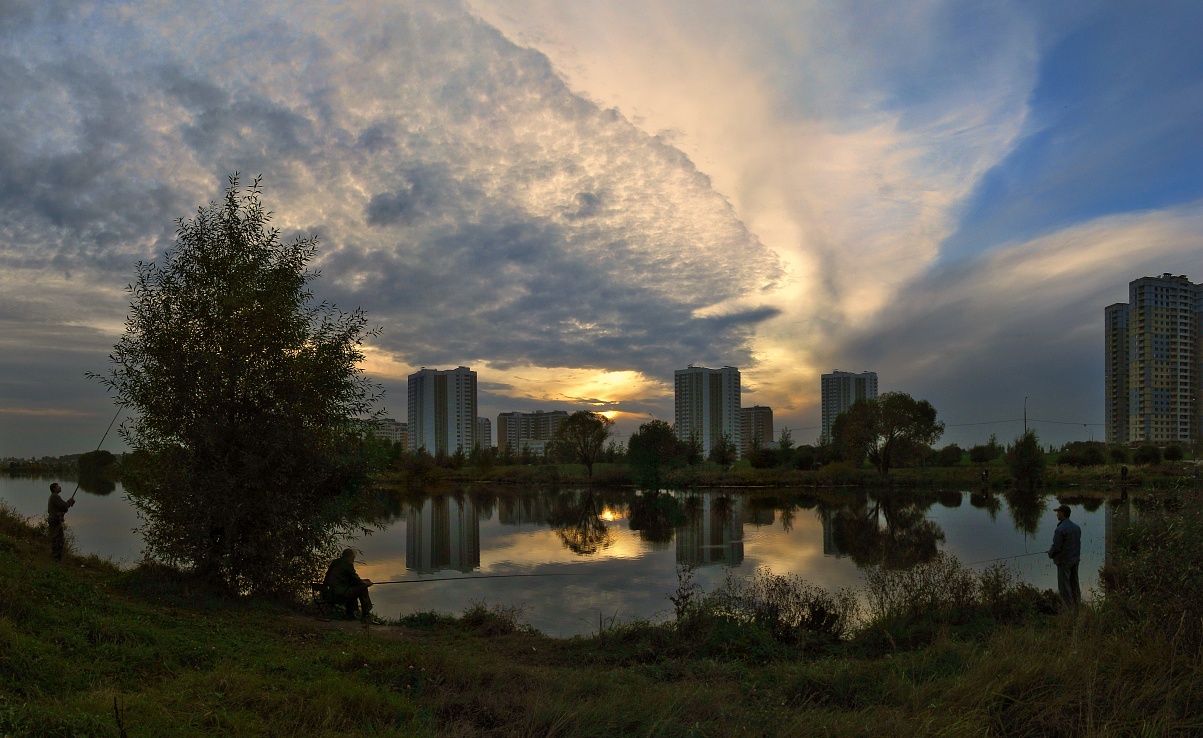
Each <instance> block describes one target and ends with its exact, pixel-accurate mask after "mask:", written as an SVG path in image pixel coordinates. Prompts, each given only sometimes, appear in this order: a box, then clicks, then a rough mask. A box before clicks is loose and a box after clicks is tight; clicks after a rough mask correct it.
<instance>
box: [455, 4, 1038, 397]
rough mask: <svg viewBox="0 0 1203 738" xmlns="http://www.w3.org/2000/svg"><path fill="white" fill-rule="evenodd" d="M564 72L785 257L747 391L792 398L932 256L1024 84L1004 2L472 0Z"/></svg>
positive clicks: (804, 392)
mask: <svg viewBox="0 0 1203 738" xmlns="http://www.w3.org/2000/svg"><path fill="white" fill-rule="evenodd" d="M472 7H473V8H474V9H475V10H476V11H477V12H480V13H481V14H482V16H483V17H485V18H486V19H488V20H489V21H490V22H492V23H495V24H496V25H498V26H499V27H501V28H502V29H503V30H505V31H506V32H507V33H508V34H509V35H510V36H511V37H513V38H515V39H517V40H518V41H519V42H522V43H528V44H531V45H532V46H534V47H535V48H539V49H540V50H542V51H544V52H545V53H547V54H548V55H549V57H550V58H551V60H552V62H553V64H555V65H556V68H557V69H558V70H560V71H562V72H563V73H564V74H565V76H566V77H567V79H568V80H569V83H570V84H571V85H572V86H573V87H574V88H575V89H578V90H581V91H583V92H584V93H585V94H586V95H588V96H589V97H591V98H593V99H596V100H598V101H599V102H600V103H601V104H603V105H613V106H616V107H617V108H618V109H620V110H621V111H623V112H624V113H626V114H628V115H629V116H631V117H632V119H633V120H635V121H636V122H637V123H638V124H639V125H640V126H642V127H643V128H644V129H645V130H648V131H649V132H660V131H663V132H665V134H664V135H665V136H666V137H668V138H669V139H670V140H672V141H673V142H674V144H676V145H677V146H679V147H680V148H682V149H683V150H684V151H685V152H686V153H688V154H689V155H690V157H691V158H692V159H693V160H694V161H696V162H698V164H699V167H700V168H701V169H702V171H703V172H705V173H706V174H707V175H708V176H710V177H711V179H712V180H713V182H714V184H715V188H716V189H717V190H718V191H719V192H721V193H723V194H724V195H726V196H727V197H729V198H730V199H731V202H732V204H733V205H734V207H735V212H736V213H737V215H738V216H739V217H740V218H741V219H742V220H743V222H744V223H746V224H747V225H748V227H749V229H750V230H751V231H752V232H753V233H754V234H756V236H757V237H759V238H760V240H761V241H763V242H764V243H765V244H766V245H768V246H769V247H771V248H773V249H774V250H775V251H777V252H778V253H779V254H781V255H782V257H783V258H784V259H785V260H786V263H787V265H788V266H789V269H790V278H789V280H787V281H786V282H783V283H782V286H781V288H780V290H779V291H778V292H777V293H776V294H775V299H776V304H778V305H780V306H782V307H783V308H784V313H783V314H782V315H781V316H780V317H779V318H777V319H775V320H773V321H770V322H768V323H766V324H764V325H762V326H760V327H759V328H758V331H757V333H758V337H757V344H756V359H757V362H758V364H757V366H755V367H751V368H750V371H748V372H746V374H747V376H748V377H749V381H751V382H752V383H754V384H756V385H757V387H758V392H760V393H763V394H758V401H768V403H769V404H772V405H774V406H775V407H778V408H779V409H784V410H786V411H787V412H797V410H798V409H799V407H800V406H802V405H805V404H808V403H809V402H812V401H813V399H814V398H813V396H814V395H815V394H817V389H818V382H817V374H818V373H820V372H821V371H829V370H830V369H832V368H834V367H833V366H831V364H832V363H834V362H838V361H841V360H843V358H844V357H843V355H842V352H841V350H840V342H841V337H842V336H843V335H846V334H847V333H848V332H849V331H853V330H858V329H864V328H866V327H868V326H871V325H872V324H873V323H874V322H875V321H876V320H877V319H879V318H880V317H881V316H882V315H883V314H884V313H887V312H888V308H889V306H890V305H891V303H892V302H893V299H894V296H895V295H896V294H897V293H898V292H899V290H902V289H904V288H905V286H906V285H907V284H908V283H910V282H911V281H912V280H915V279H917V278H919V277H921V276H922V275H923V274H924V273H925V271H926V270H927V269H928V268H930V267H931V265H932V263H933V262H934V260H935V258H936V256H937V253H938V249H939V245H940V243H941V241H942V240H943V239H944V238H945V237H946V236H947V235H948V234H949V233H950V232H951V231H952V229H953V228H954V227H955V218H956V215H957V208H958V206H959V205H960V204H961V203H962V202H963V201H964V200H965V198H966V197H967V196H968V195H969V194H970V192H971V191H972V190H973V188H974V186H975V185H976V184H977V182H978V181H979V180H980V178H981V176H982V175H983V174H984V173H985V172H986V171H987V170H988V169H989V168H990V167H991V166H993V165H994V164H995V163H997V162H998V161H999V160H1000V159H1001V158H1002V157H1003V156H1004V155H1005V154H1006V153H1007V152H1008V151H1009V150H1010V149H1011V147H1012V146H1013V145H1014V142H1015V140H1016V137H1017V136H1018V135H1019V133H1020V131H1021V129H1022V127H1023V125H1024V122H1025V117H1026V113H1027V108H1026V104H1025V101H1026V98H1027V96H1028V95H1029V94H1030V92H1031V89H1032V87H1033V85H1034V84H1035V76H1036V61H1037V59H1036V52H1035V40H1034V31H1033V29H1032V27H1031V24H1030V23H1029V22H1028V20H1027V19H1026V18H1025V17H1024V16H1023V15H1022V14H1021V13H1018V12H1014V11H1013V10H1004V11H999V12H991V11H985V10H982V9H981V8H980V7H977V8H976V9H975V10H972V13H973V14H975V17H978V18H979V20H980V25H976V26H975V25H966V24H963V23H959V22H957V21H954V20H953V18H954V16H955V14H956V13H958V12H965V11H966V9H965V8H964V7H959V6H958V4H957V3H948V2H928V3H918V4H908V5H906V6H898V5H896V4H892V3H868V4H856V5H853V4H842V5H835V6H833V5H831V4H829V3H789V4H786V3H776V2H759V3H751V4H741V5H740V6H739V7H738V9H736V8H735V7H734V6H729V5H728V4H726V3H719V2H671V1H665V2H652V3H644V2H640V3H634V2H591V3H572V4H564V3H555V2H551V1H550V0H473V2H472Z"/></svg>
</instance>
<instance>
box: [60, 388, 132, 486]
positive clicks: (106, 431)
mask: <svg viewBox="0 0 1203 738" xmlns="http://www.w3.org/2000/svg"><path fill="white" fill-rule="evenodd" d="M124 409H125V406H124V405H118V406H117V415H120V414H121V411H122V410H124ZM117 415H114V416H113V419H112V420H110V421H109V427H108V428H105V429H104V435H103V436H101V437H100V443H98V444H96V451H99V450H100V447H101V446H103V445H104V439H106V438H108V437H109V431H111V430H113V423H116V422H117ZM93 453H95V451H94V452H93ZM78 491H79V480H78V479H77V480H76V481H75V489H74V490H73V491H72V492H71V496H70V497H68V498H67V499H68V500H74V499H75V493H76V492H78Z"/></svg>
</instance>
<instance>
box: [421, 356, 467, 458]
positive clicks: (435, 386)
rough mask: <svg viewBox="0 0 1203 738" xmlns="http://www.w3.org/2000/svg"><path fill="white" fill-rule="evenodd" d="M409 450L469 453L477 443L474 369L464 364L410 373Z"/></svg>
mask: <svg viewBox="0 0 1203 738" xmlns="http://www.w3.org/2000/svg"><path fill="white" fill-rule="evenodd" d="M408 425H409V443H408V444H407V446H406V447H407V448H408V449H409V450H410V451H417V450H419V449H425V450H426V451H427V452H429V453H431V454H439V453H445V454H453V453H455V452H456V451H458V450H461V449H462V450H463V452H464V453H468V452H470V451H471V450H472V448H473V447H474V446H475V445H476V372H474V371H472V370H471V369H469V368H468V367H466V366H461V367H457V368H455V369H426V368H425V367H423V368H422V370H421V371H418V372H415V373H413V374H411V375H409V424H408Z"/></svg>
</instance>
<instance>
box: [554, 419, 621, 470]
mask: <svg viewBox="0 0 1203 738" xmlns="http://www.w3.org/2000/svg"><path fill="white" fill-rule="evenodd" d="M613 431H614V421H613V420H610V419H609V418H607V417H606V416H605V415H602V414H600V413H594V412H590V411H588V410H578V411H577V412H575V413H573V414H572V415H569V416H568V417H567V418H565V419H564V422H563V423H561V424H560V427H559V428H558V429H557V430H556V435H555V438H553V439H552V442H551V448H552V453H553V454H554V455H555V456H556V457H557V458H560V459H562V460H564V461H568V462H573V463H577V464H584V465H585V469H586V470H588V472H589V476H590V477H592V476H593V465H594V464H595V463H597V459H598V457H599V456H601V454H602V452H603V451H604V450H605V448H606V439H608V438H609V437H610V434H611V433H612V432H613Z"/></svg>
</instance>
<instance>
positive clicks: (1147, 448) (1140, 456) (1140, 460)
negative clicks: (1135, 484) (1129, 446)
mask: <svg viewBox="0 0 1203 738" xmlns="http://www.w3.org/2000/svg"><path fill="white" fill-rule="evenodd" d="M1132 461H1134V462H1136V463H1137V464H1140V465H1141V466H1149V465H1152V464H1160V463H1161V449H1159V448H1157V447H1156V446H1154V445H1153V444H1151V443H1148V444H1145V445H1144V446H1141V447H1140V448H1138V449H1136V453H1134V454H1132Z"/></svg>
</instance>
